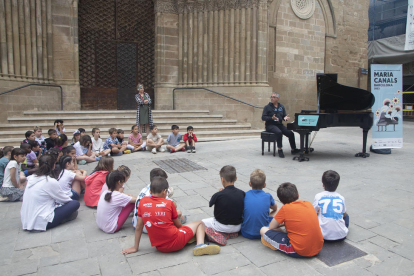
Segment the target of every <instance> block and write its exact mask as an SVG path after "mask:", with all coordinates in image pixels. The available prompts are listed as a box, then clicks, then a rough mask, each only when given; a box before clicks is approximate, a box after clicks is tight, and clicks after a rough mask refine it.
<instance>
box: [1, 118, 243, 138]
mask: <svg viewBox="0 0 414 276" xmlns="http://www.w3.org/2000/svg"><path fill="white" fill-rule="evenodd" d="M135 123H136V121H135V120H134V119H125V120H121V121H117V122H109V121H100V122H93V123H91V122H90V121H89V120H87V119H84V120H78V121H75V122H69V123H67V122H66V121H65V128H67V129H73V130H75V129H78V128H80V127H82V128H84V129H86V130H88V131H91V130H92V128H94V127H99V128H100V129H101V130H104V131H107V130H108V129H109V128H111V127H116V128H122V129H123V130H128V129H131V127H132V126H133V125H135ZM236 123H237V120H227V119H221V120H218V119H217V118H205V119H197V118H191V117H189V118H187V119H180V120H167V119H165V120H158V119H157V120H154V124H156V125H157V126H158V127H159V128H169V129H170V128H171V125H173V124H175V125H178V126H180V128H184V127H185V128H187V126H190V125H191V126H194V125H198V126H202V125H235V124H236ZM35 126H38V127H41V128H42V129H43V133H44V134H46V135H47V131H48V130H49V129H50V128H53V122H52V123H50V122H45V123H39V122H36V121H30V122H27V123H22V122H19V123H13V124H0V132H3V131H21V132H23V134H24V132H26V131H28V130H33V128H34V127H35Z"/></svg>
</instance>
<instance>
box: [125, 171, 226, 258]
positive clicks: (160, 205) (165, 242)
mask: <svg viewBox="0 0 414 276" xmlns="http://www.w3.org/2000/svg"><path fill="white" fill-rule="evenodd" d="M167 193H168V182H167V180H166V179H165V178H163V177H155V178H154V179H153V180H152V182H151V194H152V196H151V197H144V198H143V199H141V201H140V203H139V207H138V222H137V226H136V229H135V244H134V246H133V247H130V248H128V249H125V250H123V251H122V253H123V254H130V253H135V252H137V251H138V249H139V243H140V240H141V235H142V230H143V228H144V225H145V226H146V227H147V230H148V237H149V240H150V242H151V246H154V247H156V248H157V250H158V251H160V252H163V253H168V252H174V251H178V250H181V249H182V248H184V246H185V245H186V244H187V243H189V242H190V241H191V240H192V239H193V238H194V236H195V237H196V239H197V245H196V246H195V247H194V249H193V254H194V255H195V256H200V255H206V254H208V255H213V254H218V253H219V252H220V247H219V246H217V245H206V244H204V235H205V234H204V231H205V229H204V225H203V223H202V222H201V221H196V222H191V223H189V224H187V225H182V224H181V222H180V220H179V219H178V214H177V210H176V209H175V206H174V204H173V203H172V201H170V200H166V197H167Z"/></svg>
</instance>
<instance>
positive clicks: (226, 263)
mask: <svg viewBox="0 0 414 276" xmlns="http://www.w3.org/2000/svg"><path fill="white" fill-rule="evenodd" d="M195 261H197V263H198V265H199V267H200V269H201V270H202V271H203V272H204V273H205V274H207V275H213V274H217V273H221V272H224V271H229V270H233V269H235V268H236V267H241V266H245V265H248V264H251V262H250V261H249V260H248V259H247V258H246V257H245V256H243V255H242V254H240V253H239V252H238V251H236V250H235V249H234V248H232V246H230V245H226V246H222V247H221V251H220V253H219V254H217V255H212V256H201V257H200V258H197V259H195Z"/></svg>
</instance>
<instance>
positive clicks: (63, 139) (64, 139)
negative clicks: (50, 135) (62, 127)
mask: <svg viewBox="0 0 414 276" xmlns="http://www.w3.org/2000/svg"><path fill="white" fill-rule="evenodd" d="M67 145H68V136H66V134H60V135H59V136H58V137H57V138H56V139H55V146H54V148H58V149H60V150H62V149H63V148H64V147H66V146H67Z"/></svg>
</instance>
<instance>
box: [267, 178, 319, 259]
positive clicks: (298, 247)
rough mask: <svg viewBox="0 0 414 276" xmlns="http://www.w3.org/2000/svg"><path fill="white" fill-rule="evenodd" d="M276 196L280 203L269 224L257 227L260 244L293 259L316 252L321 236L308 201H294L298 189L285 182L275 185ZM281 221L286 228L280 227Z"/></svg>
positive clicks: (313, 254) (296, 197)
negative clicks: (280, 206)
mask: <svg viewBox="0 0 414 276" xmlns="http://www.w3.org/2000/svg"><path fill="white" fill-rule="evenodd" d="M277 197H278V198H279V200H280V201H281V202H282V203H283V204H284V205H283V206H282V208H280V210H279V212H278V213H277V214H276V216H275V217H274V219H273V220H272V221H271V222H270V224H269V227H262V229H260V235H262V243H263V245H265V246H267V247H269V248H270V249H272V250H279V251H281V252H282V253H284V254H286V255H288V256H290V257H294V258H302V257H312V256H315V255H316V254H318V253H319V251H321V249H322V246H323V237H322V232H321V228H320V227H319V223H318V216H317V215H316V213H315V211H314V209H313V207H312V204H311V203H310V202H307V201H302V200H298V199H299V193H298V190H297V189H296V186H295V185H294V184H292V183H289V182H286V183H283V184H281V185H280V186H279V188H278V189H277ZM283 224H284V226H285V228H286V230H283V229H281V228H280V227H281V226H283Z"/></svg>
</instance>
